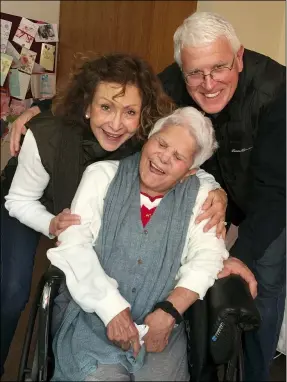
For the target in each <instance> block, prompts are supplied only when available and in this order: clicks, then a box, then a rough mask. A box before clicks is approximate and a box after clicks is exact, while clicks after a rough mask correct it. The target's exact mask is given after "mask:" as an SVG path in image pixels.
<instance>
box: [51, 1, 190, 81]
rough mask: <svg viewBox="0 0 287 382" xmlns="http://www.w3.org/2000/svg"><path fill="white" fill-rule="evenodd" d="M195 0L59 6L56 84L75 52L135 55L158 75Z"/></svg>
mask: <svg viewBox="0 0 287 382" xmlns="http://www.w3.org/2000/svg"><path fill="white" fill-rule="evenodd" d="M196 5H197V2H196V1H61V4H60V25H59V29H60V41H59V54H58V83H63V82H64V83H65V82H66V80H67V76H68V74H69V71H70V68H71V67H72V63H73V60H74V55H75V54H77V53H82V54H87V53H88V52H96V53H100V54H103V53H108V52H127V53H135V54H137V55H140V56H141V57H143V58H145V59H147V60H148V61H149V62H150V63H151V64H152V66H153V68H154V69H155V71H156V72H160V71H161V70H162V69H163V68H165V67H166V66H167V65H168V64H170V63H171V62H172V61H173V34H174V32H175V30H176V28H177V27H178V26H179V25H180V24H181V23H182V21H183V20H184V19H185V18H186V17H188V16H189V15H190V14H192V13H193V12H195V11H196Z"/></svg>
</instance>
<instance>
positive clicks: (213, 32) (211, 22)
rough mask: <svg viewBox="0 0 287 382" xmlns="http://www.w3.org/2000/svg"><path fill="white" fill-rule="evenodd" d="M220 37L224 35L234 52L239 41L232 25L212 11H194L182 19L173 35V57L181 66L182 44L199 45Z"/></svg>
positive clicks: (238, 46) (209, 42) (236, 50)
mask: <svg viewBox="0 0 287 382" xmlns="http://www.w3.org/2000/svg"><path fill="white" fill-rule="evenodd" d="M220 37H225V38H226V39H227V40H228V41H229V43H230V45H231V48H232V50H233V52H234V53H236V52H238V50H239V48H240V46H241V43H240V41H239V38H238V37H237V35H236V32H235V30H234V28H233V26H232V25H231V24H230V22H229V21H227V20H226V19H225V18H224V17H222V16H220V15H219V14H217V13H213V12H195V13H193V14H192V15H191V16H189V17H188V18H186V19H185V20H184V22H183V23H182V25H180V26H179V27H178V28H177V30H176V31H175V34H174V36H173V42H174V59H175V61H176V62H177V64H178V65H179V66H180V67H181V66H182V63H181V49H182V48H183V47H184V46H190V47H199V46H204V45H209V44H211V43H213V42H214V41H215V40H217V39H218V38H220Z"/></svg>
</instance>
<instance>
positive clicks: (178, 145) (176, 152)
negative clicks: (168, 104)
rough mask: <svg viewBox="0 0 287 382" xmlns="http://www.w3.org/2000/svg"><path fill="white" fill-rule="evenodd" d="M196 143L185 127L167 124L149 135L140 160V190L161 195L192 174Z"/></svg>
mask: <svg viewBox="0 0 287 382" xmlns="http://www.w3.org/2000/svg"><path fill="white" fill-rule="evenodd" d="M196 150H197V143H196V141H195V139H194V138H193V136H192V135H191V134H190V133H189V131H188V129H187V128H186V127H182V126H177V125H169V126H165V127H163V128H162V129H161V130H160V131H159V132H158V133H155V134H154V135H152V136H151V137H150V138H149V140H148V141H147V143H146V144H145V145H144V147H143V150H142V155H141V160H140V179H141V191H142V192H145V193H147V194H148V195H150V196H157V195H159V194H161V195H164V194H165V193H167V192H168V191H169V190H170V189H171V188H172V187H174V186H175V185H176V184H177V183H178V182H179V181H181V180H184V179H185V178H186V177H188V176H189V175H192V174H195V173H196V171H197V169H192V170H189V168H190V167H191V166H192V163H193V161H194V156H195V154H196Z"/></svg>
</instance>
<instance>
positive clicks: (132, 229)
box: [48, 107, 228, 381]
mask: <svg viewBox="0 0 287 382" xmlns="http://www.w3.org/2000/svg"><path fill="white" fill-rule="evenodd" d="M216 148H217V143H216V140H215V137H214V131H213V127H212V124H211V121H210V120H209V119H208V118H206V117H204V116H203V115H202V114H201V113H200V112H199V111H197V110H196V109H194V108H192V107H186V108H182V109H177V110H176V111H175V112H174V113H173V114H171V115H170V116H168V117H165V118H162V119H160V120H159V121H158V122H157V123H156V124H155V126H154V128H153V130H152V131H151V133H150V136H149V139H148V141H147V142H146V143H145V145H144V147H143V149H142V152H141V153H137V154H135V155H133V156H131V157H128V158H126V159H124V160H122V161H120V162H118V161H103V162H98V163H94V164H92V165H90V166H89V167H88V168H87V169H86V171H85V173H84V175H83V178H82V181H81V183H80V186H79V188H78V191H77V193H76V195H75V198H74V200H73V204H72V211H73V212H74V213H78V214H79V215H80V216H81V217H82V224H81V225H78V226H76V225H75V226H71V227H69V228H68V229H67V230H66V231H64V232H63V233H61V235H60V236H59V241H60V245H59V246H58V247H57V248H53V249H50V250H49V251H48V258H49V259H50V261H51V262H52V264H53V265H55V266H57V267H58V268H60V269H61V270H62V271H63V272H64V273H65V275H66V284H67V287H68V290H69V292H70V294H71V297H72V298H71V299H70V302H69V304H68V306H67V307H66V308H65V311H64V314H63V320H62V322H61V325H60V327H59V329H58V330H57V331H56V333H55V336H54V342H53V350H54V355H55V373H54V376H53V380H55V381H61V380H62V381H64V380H65V381H67V380H69V381H72V380H78V381H81V380H85V381H107V380H113V381H131V380H133V381H146V380H149V381H163V380H165V381H167V380H174V381H186V380H188V379H189V372H188V365H187V344H186V335H185V330H184V324H183V322H182V316H183V314H184V312H185V311H186V310H187V309H188V308H189V307H190V306H191V305H192V304H193V303H194V302H195V301H196V300H197V299H202V298H203V297H204V296H205V294H206V292H207V290H208V288H210V287H211V286H212V285H213V283H214V281H215V279H216V278H217V275H218V273H219V272H220V271H221V270H222V268H223V261H224V260H225V259H227V257H228V252H227V251H226V249H225V245H224V240H223V239H222V238H220V239H218V238H217V237H216V228H213V229H211V230H210V231H208V232H204V230H203V227H204V225H205V223H206V222H205V221H202V222H201V223H200V224H195V219H196V217H197V216H198V215H199V214H200V213H201V209H202V205H203V203H204V201H205V199H206V197H207V194H208V192H209V191H210V189H211V188H212V186H211V185H210V183H208V182H207V181H206V180H204V179H201V180H199V178H198V177H197V176H196V175H195V174H196V172H197V169H198V168H199V166H200V165H201V164H202V163H203V162H204V161H206V160H207V159H208V158H210V157H211V155H212V154H213V152H214V151H215V149H216ZM61 298H62V296H61V294H60V295H59V296H58V297H57V299H58V301H60V300H61Z"/></svg>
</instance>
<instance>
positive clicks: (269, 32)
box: [197, 0, 286, 65]
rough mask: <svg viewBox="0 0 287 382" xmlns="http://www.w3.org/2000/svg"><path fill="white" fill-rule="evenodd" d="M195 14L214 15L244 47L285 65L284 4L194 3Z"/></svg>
mask: <svg viewBox="0 0 287 382" xmlns="http://www.w3.org/2000/svg"><path fill="white" fill-rule="evenodd" d="M197 10H198V11H211V12H217V13H219V14H221V15H222V16H224V17H226V18H227V19H228V20H229V21H230V22H231V23H232V24H233V26H234V28H235V29H236V32H237V34H238V37H239V38H240V40H241V42H242V43H243V45H244V46H245V47H246V48H249V49H252V50H256V51H257V52H260V53H263V54H266V55H267V56H270V57H272V58H273V59H275V60H276V61H278V62H280V63H281V64H284V65H285V44H286V38H285V1H229V0H226V1H204V0H202V1H198V3H197Z"/></svg>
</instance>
